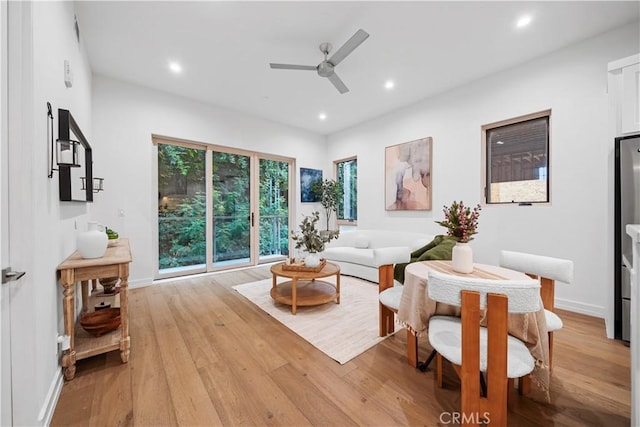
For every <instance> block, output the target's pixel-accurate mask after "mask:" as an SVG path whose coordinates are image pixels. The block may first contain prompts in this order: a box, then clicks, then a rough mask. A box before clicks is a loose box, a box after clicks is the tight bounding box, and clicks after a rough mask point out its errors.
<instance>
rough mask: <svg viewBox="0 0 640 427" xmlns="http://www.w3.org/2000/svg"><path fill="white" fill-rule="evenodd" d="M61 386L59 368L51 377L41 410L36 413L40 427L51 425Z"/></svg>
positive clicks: (62, 379)
mask: <svg viewBox="0 0 640 427" xmlns="http://www.w3.org/2000/svg"><path fill="white" fill-rule="evenodd" d="M63 384H64V377H63V376H62V368H60V369H58V370H57V371H56V374H55V375H54V376H53V381H52V382H51V385H50V386H49V391H48V392H47V396H46V397H45V399H44V402H43V404H42V408H40V412H39V413H38V422H39V423H40V425H41V426H48V425H50V424H51V419H52V418H53V413H54V412H55V410H56V405H57V404H58V399H59V398H60V393H62V386H63Z"/></svg>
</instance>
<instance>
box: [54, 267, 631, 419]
mask: <svg viewBox="0 0 640 427" xmlns="http://www.w3.org/2000/svg"><path fill="white" fill-rule="evenodd" d="M268 277H270V273H269V270H268V268H267V267H259V268H255V269H246V270H240V271H235V272H228V273H220V274H215V275H210V276H202V277H198V278H190V279H182V280H176V281H171V282H167V283H161V284H156V285H154V286H151V287H147V288H142V289H134V290H132V291H131V292H130V306H129V307H130V315H129V317H130V319H131V320H130V322H131V323H130V328H131V357H130V360H129V363H127V364H121V363H120V356H119V353H118V352H117V351H115V352H110V353H107V354H103V355H99V356H95V357H92V358H89V359H85V360H81V361H79V362H78V366H77V373H76V378H75V379H74V380H73V381H70V382H66V383H65V384H64V387H63V389H62V393H61V395H60V399H59V401H58V405H57V407H56V410H55V413H54V415H53V419H52V423H51V425H52V426H87V425H89V426H94V425H95V426H115V425H136V426H163V425H166V426H175V425H184V426H187V425H188V426H194V425H202V426H209V425H226V426H235V425H285V426H301V425H331V426H348V425H365V426H374V425H377V426H402V425H424V426H434V425H445V424H448V421H449V420H450V418H448V416H447V415H446V414H445V415H443V416H442V418H441V414H443V413H446V412H448V413H452V412H456V411H459V408H460V393H459V384H460V382H459V381H458V379H457V377H456V376H455V373H454V372H453V370H452V369H451V368H450V367H449V366H448V365H445V367H446V369H445V388H443V389H439V388H437V387H436V386H435V381H434V372H433V370H432V369H430V370H429V371H427V372H426V373H421V372H420V371H418V370H416V369H413V368H411V367H410V366H409V365H407V363H406V360H405V344H406V337H405V334H404V333H399V334H396V335H394V336H392V337H389V338H387V339H386V340H385V341H383V342H382V343H380V344H378V345H377V346H375V347H373V348H371V349H370V350H368V351H366V352H365V353H363V354H361V355H360V356H358V357H356V358H355V359H353V360H352V361H350V362H349V363H346V364H345V365H340V364H338V363H337V362H335V361H334V360H332V359H330V358H329V357H327V356H326V355H324V354H323V353H322V352H320V351H319V350H316V349H315V348H314V347H313V346H311V345H310V344H309V343H307V342H306V341H305V340H303V339H302V338H300V337H299V336H297V335H296V334H295V333H293V332H291V331H290V330H289V329H287V328H285V327H284V326H282V325H281V324H280V323H279V322H278V321H277V320H275V319H273V318H271V317H269V316H268V315H267V314H265V313H264V312H263V311H262V310H260V309H259V308H258V307H256V306H255V305H253V304H252V303H251V302H249V301H248V300H246V299H245V298H244V297H242V296H241V295H240V294H238V293H237V292H235V291H234V290H233V289H232V286H233V285H236V284H240V283H246V282H252V281H255V280H260V279H264V278H268ZM558 314H559V315H560V316H561V317H562V319H563V321H564V328H563V329H562V330H560V331H558V332H556V333H555V338H554V344H555V348H554V367H553V375H552V379H551V402H550V403H549V402H547V401H546V399H545V396H544V394H543V393H541V392H540V391H537V390H536V388H535V386H533V387H532V389H533V392H532V393H531V394H530V395H528V396H518V395H516V394H514V395H513V396H512V397H513V401H512V403H511V406H510V408H509V415H508V417H509V425H510V426H550V425H556V426H607V427H609V426H628V425H629V422H630V412H631V407H630V405H631V402H630V399H631V394H630V370H629V364H630V355H629V348H628V347H626V346H624V345H623V344H622V343H620V342H619V341H612V340H608V339H607V338H606V336H605V329H604V321H603V320H602V319H596V318H592V317H588V316H583V315H580V314H576V313H571V312H566V311H561V310H558ZM430 351H431V349H430V347H429V345H428V342H427V340H426V339H422V340H420V343H419V352H420V358H421V359H424V358H426V356H427V355H428V354H429V352H430Z"/></svg>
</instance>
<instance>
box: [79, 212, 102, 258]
mask: <svg viewBox="0 0 640 427" xmlns="http://www.w3.org/2000/svg"><path fill="white" fill-rule="evenodd" d="M87 225H88V227H87V228H88V230H87V231H84V232H82V233H78V236H77V238H76V246H77V247H78V252H80V255H81V256H82V258H100V257H101V256H103V255H104V253H105V252H106V251H107V245H108V244H109V238H108V237H107V233H105V231H104V226H103V225H100V224H98V223H97V222H95V221H89V222H88V223H87ZM100 227H102V228H103V230H102V231H101V230H100Z"/></svg>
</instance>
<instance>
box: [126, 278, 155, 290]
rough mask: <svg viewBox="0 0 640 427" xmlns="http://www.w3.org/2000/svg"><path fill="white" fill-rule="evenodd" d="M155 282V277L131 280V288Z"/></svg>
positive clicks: (142, 286)
mask: <svg viewBox="0 0 640 427" xmlns="http://www.w3.org/2000/svg"><path fill="white" fill-rule="evenodd" d="M152 284H153V278H151V277H149V278H145V279H138V280H129V289H136V288H144V287H146V286H151V285H152Z"/></svg>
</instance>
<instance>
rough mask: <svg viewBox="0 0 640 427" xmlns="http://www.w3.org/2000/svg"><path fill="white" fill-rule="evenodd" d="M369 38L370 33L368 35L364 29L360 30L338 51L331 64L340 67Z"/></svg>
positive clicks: (331, 59)
mask: <svg viewBox="0 0 640 427" xmlns="http://www.w3.org/2000/svg"><path fill="white" fill-rule="evenodd" d="M368 37H369V33H367V32H366V31H365V30H363V29H359V30H358V31H356V33H355V34H354V35H352V36H351V38H350V39H349V40H347V41H346V42H345V44H343V45H342V46H340V49H338V50H336V52H335V53H334V54H333V56H331V58H329V62H331V63H332V64H333V65H334V66H335V65H338V64H339V63H340V62H342V60H343V59H344V58H346V57H347V55H349V54H350V53H351V52H353V50H354V49H355V48H357V47H358V46H360V44H362V42H363V41H365V40H366V39H367V38H368Z"/></svg>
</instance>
